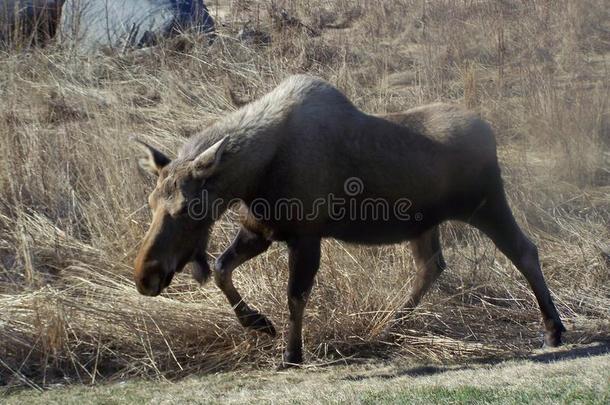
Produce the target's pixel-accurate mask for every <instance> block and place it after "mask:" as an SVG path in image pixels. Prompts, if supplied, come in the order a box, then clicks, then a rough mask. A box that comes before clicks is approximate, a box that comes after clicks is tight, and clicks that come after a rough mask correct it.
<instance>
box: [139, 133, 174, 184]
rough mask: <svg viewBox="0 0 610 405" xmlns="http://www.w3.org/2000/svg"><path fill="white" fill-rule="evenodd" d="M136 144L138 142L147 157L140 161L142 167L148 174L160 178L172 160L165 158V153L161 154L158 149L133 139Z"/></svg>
mask: <svg viewBox="0 0 610 405" xmlns="http://www.w3.org/2000/svg"><path fill="white" fill-rule="evenodd" d="M131 140H133V141H134V142H136V143H137V144H138V145H139V146H140V148H141V149H142V151H143V152H144V153H145V156H143V157H141V158H140V159H139V160H138V163H139V164H140V167H141V168H142V169H144V170H146V171H147V172H149V173H151V174H154V175H155V176H158V175H159V173H160V172H161V169H163V168H164V167H165V166H167V165H168V164H169V162H171V160H170V158H168V157H167V156H165V155H164V154H163V153H161V152H159V151H158V150H157V149H155V148H153V147H152V146H150V145H149V144H147V143H145V142H142V141H140V140H139V139H136V138H133V137H132V138H131Z"/></svg>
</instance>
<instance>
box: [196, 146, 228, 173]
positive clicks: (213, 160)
mask: <svg viewBox="0 0 610 405" xmlns="http://www.w3.org/2000/svg"><path fill="white" fill-rule="evenodd" d="M228 141H229V137H228V136H226V137H224V138H223V139H222V140H220V141H218V142H216V143H215V144H214V145H212V146H210V147H209V148H207V149H206V150H204V151H203V152H201V153H200V154H199V156H197V157H196V158H195V160H193V162H192V163H191V168H192V171H193V175H194V176H195V177H199V178H202V177H203V178H205V177H209V176H211V175H212V174H214V172H215V171H216V169H218V164H219V163H220V159H221V157H222V153H223V152H224V151H225V149H226V147H227V144H228Z"/></svg>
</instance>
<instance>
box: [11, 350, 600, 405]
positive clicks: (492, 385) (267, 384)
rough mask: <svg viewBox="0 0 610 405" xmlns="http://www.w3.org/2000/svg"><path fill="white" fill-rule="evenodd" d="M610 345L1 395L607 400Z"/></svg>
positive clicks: (55, 400) (137, 400) (20, 398)
mask: <svg viewBox="0 0 610 405" xmlns="http://www.w3.org/2000/svg"><path fill="white" fill-rule="evenodd" d="M609 351H610V346H608V345H593V346H592V345H589V346H587V347H580V348H578V349H574V348H572V349H570V348H567V349H566V348H564V349H562V350H558V351H555V352H553V353H544V354H537V355H533V356H531V357H530V358H529V359H526V360H508V361H505V362H502V363H498V364H493V365H491V364H485V363H470V364H463V365H460V366H454V367H434V366H414V365H413V364H412V363H407V362H404V361H403V362H401V361H397V362H393V363H390V364H382V363H366V364H360V365H334V366H329V367H322V366H311V367H309V368H305V369H301V370H289V371H282V372H273V371H250V372H243V373H219V374H214V375H207V376H191V377H189V378H186V379H183V380H180V381H177V382H173V383H172V382H147V381H134V380H132V381H128V382H121V383H113V384H108V385H100V386H96V387H82V386H81V387H54V388H51V389H50V390H48V391H46V392H44V393H38V392H35V391H31V390H30V391H23V392H15V393H11V394H7V395H6V396H5V397H4V398H3V397H0V399H1V400H2V402H3V403H5V404H7V405H9V404H23V403H28V404H36V403H40V404H43V403H44V404H62V405H68V404H89V403H91V404H142V403H151V404H152V403H154V404H158V403H163V404H185V403H191V404H195V403H202V404H203V403H206V404H208V403H218V404H226V403H278V404H282V403H301V404H309V403H346V404H353V403H361V404H380V403H404V404H414V403H426V404H429V403H439V404H449V403H491V402H493V403H500V404H522V403H532V404H558V403H565V404H573V403H583V404H607V403H608V401H610V353H609Z"/></svg>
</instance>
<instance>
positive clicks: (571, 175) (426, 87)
mask: <svg viewBox="0 0 610 405" xmlns="http://www.w3.org/2000/svg"><path fill="white" fill-rule="evenodd" d="M234 4H235V7H234V8H231V9H227V10H225V11H227V13H226V16H225V19H226V21H227V24H226V27H225V28H223V30H225V31H224V32H221V34H224V35H221V37H220V38H219V40H218V41H217V42H216V43H215V44H214V46H212V47H206V46H203V45H202V46H199V45H195V46H193V47H192V49H190V50H189V52H188V53H186V54H182V53H176V52H174V51H172V50H171V48H160V49H155V50H149V51H143V52H135V53H128V54H124V55H101V54H97V55H81V54H79V53H78V52H75V51H74V50H73V49H67V48H62V46H61V44H59V45H58V46H55V47H52V48H49V49H45V50H44V51H31V52H29V53H24V52H21V53H17V52H11V53H7V54H3V55H2V58H1V60H0V98H1V100H2V103H1V104H0V138H1V142H0V155H1V156H3V159H1V160H0V308H2V310H1V311H0V384H9V385H16V384H25V385H29V386H36V387H39V386H44V385H47V384H50V383H53V382H55V381H58V380H62V379H67V380H68V381H72V382H83V383H93V382H100V381H107V380H109V379H118V378H124V377H127V376H144V377H168V378H172V377H178V376H183V375H187V374H192V373H196V372H197V373H200V372H205V371H208V370H217V369H233V368H241V367H269V366H270V365H271V364H274V363H275V362H276V361H277V359H278V356H279V350H280V348H281V345H282V339H277V340H270V339H269V338H267V337H265V336H257V335H255V334H252V333H250V332H247V331H244V330H243V329H241V327H239V325H238V323H237V321H236V320H235V318H234V315H233V313H232V311H231V309H230V307H229V306H228V304H227V303H226V302H225V299H224V297H223V296H222V295H221V293H220V292H219V291H218V290H217V289H216V288H215V287H214V286H212V285H208V286H205V287H203V288H200V287H199V286H197V285H196V284H195V283H194V281H192V280H191V279H190V277H188V276H187V275H182V276H179V277H177V278H176V279H175V280H174V283H173V285H172V286H171V287H170V288H169V289H168V291H167V292H166V293H165V294H163V295H162V296H161V297H159V298H145V297H140V296H139V295H138V294H137V292H136V290H135V288H134V286H133V282H132V279H131V263H132V260H133V258H134V255H135V252H136V249H137V247H138V243H139V241H140V239H141V237H142V236H143V234H144V232H145V230H146V228H147V223H148V220H149V213H148V209H147V207H146V206H145V202H146V196H147V193H148V192H149V191H150V190H151V186H152V180H151V179H149V178H148V177H146V176H145V175H143V174H142V173H140V172H139V171H138V169H137V165H136V163H135V161H136V159H135V154H136V153H137V152H136V150H135V148H134V147H133V146H132V145H131V144H130V143H129V142H128V140H127V139H128V136H129V135H131V134H139V136H141V137H142V138H143V139H146V140H147V141H149V142H150V143H151V144H154V145H157V146H159V147H160V148H161V149H163V150H166V151H173V150H176V147H177V146H178V145H180V144H181V143H182V142H183V141H184V139H185V138H187V137H189V136H191V135H192V134H194V133H196V132H197V130H198V129H200V128H203V127H205V126H206V125H208V124H209V123H210V122H212V121H213V120H215V119H217V118H218V117H221V116H222V115H223V114H225V113H226V111H228V110H230V109H232V108H233V107H232V105H231V102H230V99H229V97H228V95H227V94H228V92H227V89H226V87H227V83H231V86H232V88H233V89H234V90H235V91H236V92H237V93H239V95H240V96H243V97H246V98H248V97H254V96H257V95H261V94H263V93H264V92H266V91H267V90H269V89H271V88H272V87H273V86H274V85H275V84H277V83H278V82H279V81H280V80H281V79H282V78H284V77H285V76H286V75H288V74H291V73H298V72H307V73H311V74H314V75H318V76H322V77H324V78H326V79H328V80H329V81H331V82H332V83H334V84H336V85H337V86H339V87H340V88H341V89H343V90H344V91H345V92H346V94H348V96H349V97H350V98H351V99H352V100H354V102H355V103H356V104H357V105H358V106H359V107H361V108H362V109H364V110H366V111H369V112H377V113H383V112H388V111H399V110H404V109H407V108H409V107H412V106H415V105H419V104H422V103H425V102H430V101H437V100H446V101H453V102H457V103H463V104H465V105H468V106H469V107H470V108H472V109H474V110H476V111H478V112H479V113H480V114H481V115H482V116H483V117H485V118H486V119H488V120H489V121H490V122H492V124H493V125H494V127H495V129H496V131H497V137H498V142H499V154H500V159H501V162H502V165H503V168H504V178H505V181H506V184H507V190H508V193H509V196H510V199H511V203H512V206H513V208H514V210H515V213H516V216H517V217H518V220H519V222H520V223H521V224H522V225H523V227H524V228H525V229H526V231H527V232H528V233H529V234H530V235H531V236H532V237H533V239H534V240H535V241H536V242H537V244H538V245H539V248H540V254H541V260H542V263H543V269H544V273H545V275H546V277H547V281H548V283H549V285H550V288H551V290H552V291H553V294H554V297H555V301H556V303H557V305H558V309H559V311H560V313H561V314H562V316H563V318H564V319H565V322H566V326H567V327H568V330H569V331H568V333H567V334H566V340H568V341H569V342H571V343H584V342H590V341H593V340H596V339H600V338H607V337H608V330H609V327H610V313H609V311H608V308H610V284H609V282H610V271H609V269H610V231H609V229H608V223H609V222H610V197H609V194H610V185H609V183H610V134H609V131H610V123H609V122H610V121H609V120H610V116H609V108H608V106H609V104H608V101H609V100H608V94H609V90H610V81H609V80H608V77H609V74H608V55H609V54H610V41H609V40H608V33H609V32H610V27H609V26H608V21H610V18H608V15H607V14H608V10H607V7H605V2H604V1H603V0H586V1H576V0H574V1H568V0H564V1H558V2H550V1H545V0H530V1H526V2H523V1H516V0H515V1H512V0H507V1H502V2H495V1H485V0H482V1H434V2H430V1H428V2H426V1H415V0H401V1H380V2H376V3H375V4H376V5H375V6H374V7H371V6H370V5H369V3H367V2H359V1H337V2H332V3H329V2H322V1H317V0H316V1H313V2H312V1H307V2H306V1H301V0H298V1H292V2H288V1H285V2H284V6H285V7H286V8H287V9H288V10H289V11H290V12H291V13H292V14H293V15H296V16H298V17H299V18H300V19H301V20H302V21H303V22H304V23H306V24H308V26H312V27H315V28H316V29H320V30H321V33H322V35H320V36H318V37H311V36H310V34H309V33H308V32H306V31H304V30H302V29H296V28H295V29H291V28H288V29H285V30H283V31H273V33H272V44H271V45H269V46H266V47H265V46H262V47H261V46H255V45H252V46H245V45H243V44H240V43H238V42H237V41H235V40H234V39H232V37H231V35H232V33H233V32H236V31H237V29H239V28H240V25H239V23H238V21H239V20H240V19H243V15H244V14H246V15H247V14H248V13H256V12H257V10H266V8H264V7H262V6H261V8H260V9H259V8H257V7H255V5H256V2H235V3H234ZM248 4H250V5H249V6H248ZM211 5H212V9H213V8H214V3H211ZM238 5H239V6H240V7H242V8H240V9H238ZM318 9H321V10H323V11H322V12H320V13H316V10H318ZM322 17H323V18H322ZM257 21H258V22H259V23H260V25H261V27H263V28H264V27H266V26H267V24H270V19H269V18H268V17H267V16H266V15H265V13H264V12H260V15H259V17H258V20H257ZM333 24H335V25H337V26H338V27H347V28H342V29H330V28H324V27H325V26H329V25H333ZM235 230H236V226H235V225H234V223H233V222H232V221H231V218H230V216H229V217H227V218H226V219H225V220H224V221H221V222H220V223H218V224H217V226H216V227H215V231H214V238H213V242H212V245H211V246H210V252H209V253H210V254H211V255H212V256H216V255H218V254H219V253H220V252H221V251H222V249H223V247H225V246H226V245H227V244H228V241H229V239H230V238H231V237H232V236H233V235H234V234H235ZM443 240H444V246H445V250H446V258H447V261H448V264H449V268H448V270H447V271H446V272H445V274H444V275H443V276H442V278H441V280H440V282H439V283H438V285H437V286H436V288H435V289H434V291H433V292H432V293H431V294H430V295H429V296H428V297H426V299H425V302H424V304H423V305H422V306H421V307H420V308H419V309H418V310H417V311H416V313H415V314H414V315H413V317H412V319H411V320H410V321H409V323H408V325H407V326H406V327H405V329H404V331H403V334H404V339H403V342H402V344H401V345H386V344H383V343H382V342H380V341H379V340H378V338H377V333H378V332H379V331H380V330H381V328H383V326H384V325H385V322H386V320H387V318H388V316H389V314H390V312H391V311H392V310H393V309H395V308H396V307H397V306H398V305H399V303H400V302H401V301H402V299H403V298H404V297H405V295H406V293H407V291H408V286H409V283H410V279H411V277H412V275H413V265H412V261H411V256H410V253H409V250H408V248H407V246H404V245H400V246H387V247H377V248H363V247H358V246H350V245H346V244H342V243H339V242H336V241H331V240H329V241H326V242H325V243H324V245H323V259H322V268H321V271H320V275H319V277H318V281H317V283H316V285H315V289H314V294H313V297H312V301H311V303H310V305H309V309H308V312H307V314H306V328H305V345H306V349H307V350H308V351H309V353H308V354H309V358H310V361H313V362H322V363H324V362H329V361H335V360H336V359H345V358H359V357H363V356H368V355H370V354H373V355H374V356H377V357H384V356H388V355H392V356H405V357H408V358H413V357H414V358H417V359H418V360H421V361H426V362H450V361H464V360H466V359H472V358H475V357H489V356H503V355H507V354H523V353H526V352H529V351H530V350H531V349H532V348H534V347H537V346H538V345H539V344H540V342H541V339H540V336H539V333H540V325H539V313H538V309H537V305H536V303H535V300H534V298H533V295H532V293H531V291H530V290H529V288H528V287H527V285H526V282H525V280H524V279H523V278H522V277H521V276H520V274H518V272H517V271H516V270H515V269H514V268H513V267H512V265H510V263H509V262H508V260H507V259H506V258H504V257H503V256H501V255H500V254H499V253H498V252H497V251H496V249H495V248H494V247H493V245H492V244H491V243H490V242H489V241H488V240H486V239H485V238H482V237H481V236H480V235H479V234H478V233H477V232H475V231H472V230H470V229H467V228H465V227H463V226H459V225H456V224H451V225H447V226H444V228H443ZM286 273H287V271H286V252H285V248H284V246H282V245H280V244H278V245H274V247H272V249H270V250H269V251H268V252H267V253H266V254H264V255H262V256H261V257H259V258H257V259H256V260H253V261H252V262H250V263H247V264H246V265H244V266H243V268H242V269H240V271H239V273H238V274H237V276H236V283H237V285H238V288H239V289H240V290H241V291H242V292H243V293H244V296H245V298H246V299H247V300H248V301H249V302H251V303H252V304H254V306H256V307H257V308H259V309H260V310H261V311H262V312H264V313H266V314H267V315H269V316H270V317H271V319H273V320H274V322H275V323H276V326H279V329H282V328H283V326H284V322H285V320H286V318H287V316H286V315H287V309H286V305H285V296H284V291H285V283H286V277H287V274H286Z"/></svg>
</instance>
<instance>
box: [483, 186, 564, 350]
mask: <svg viewBox="0 0 610 405" xmlns="http://www.w3.org/2000/svg"><path fill="white" fill-rule="evenodd" d="M471 224H472V225H474V226H475V227H477V228H478V229H480V230H481V231H483V232H484V233H485V234H487V236H489V237H490V238H491V240H492V241H493V242H494V243H495V245H496V246H497V247H498V249H500V250H501V251H502V253H504V254H505V255H506V257H508V258H509V259H510V260H511V262H512V263H513V264H514V265H515V267H517V269H518V270H519V272H521V274H523V276H524V277H525V279H526V280H527V282H528V284H529V285H530V287H531V289H532V290H533V292H534V294H535V296H536V300H537V301H538V306H539V307H540V311H541V312H542V320H543V323H544V327H545V335H544V343H545V345H546V346H551V347H555V346H558V345H560V344H561V333H562V332H564V331H565V328H564V326H563V324H562V322H561V319H560V317H559V313H558V312H557V309H556V308H555V305H554V304H553V300H552V299H551V293H550V292H549V289H548V287H547V285H546V281H545V280H544V275H543V274H542V270H541V268H540V261H539V260H538V249H537V248H536V245H534V244H533V243H532V242H531V241H530V240H529V239H528V238H527V237H526V236H525V234H524V233H523V231H522V230H521V228H519V225H518V224H517V222H516V221H515V218H514V217H513V214H512V212H511V210H510V207H509V206H508V202H507V201H506V197H505V196H504V193H503V192H499V193H498V194H497V195H496V196H492V197H490V198H488V199H487V201H486V202H485V204H484V205H483V206H482V207H481V209H480V210H479V211H478V212H477V213H476V215H475V217H474V218H472V220H471Z"/></svg>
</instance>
